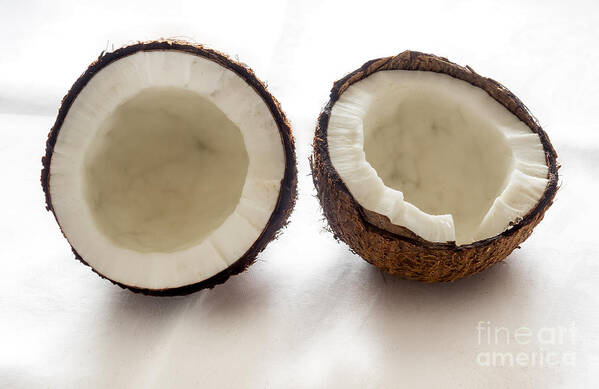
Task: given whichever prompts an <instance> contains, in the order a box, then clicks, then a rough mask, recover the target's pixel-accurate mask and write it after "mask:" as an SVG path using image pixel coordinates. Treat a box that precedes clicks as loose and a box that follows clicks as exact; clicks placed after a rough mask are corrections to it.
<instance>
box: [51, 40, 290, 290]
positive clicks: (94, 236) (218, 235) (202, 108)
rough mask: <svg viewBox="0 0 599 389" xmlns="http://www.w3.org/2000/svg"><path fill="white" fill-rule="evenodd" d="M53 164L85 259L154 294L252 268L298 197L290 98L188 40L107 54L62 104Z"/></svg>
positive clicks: (62, 214)
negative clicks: (285, 102)
mask: <svg viewBox="0 0 599 389" xmlns="http://www.w3.org/2000/svg"><path fill="white" fill-rule="evenodd" d="M42 162H43V166H44V167H43V170H42V186H43V189H44V192H45V195H46V204H47V208H48V210H50V211H52V212H53V213H54V216H55V218H56V220H57V222H58V224H59V226H60V228H61V230H62V232H63V234H64V236H65V237H66V238H67V240H68V241H69V243H70V245H71V246H72V249H73V252H74V253H75V256H76V257H77V258H78V259H80V260H81V261H82V262H84V263H86V264H88V265H89V266H91V267H92V269H93V270H94V271H95V272H97V273H98V274H99V275H101V276H102V277H105V278H108V279H109V280H111V281H113V282H114V283H116V284H118V285H120V286H123V287H127V288H129V289H132V290H134V291H140V292H143V293H148V294H185V293H189V292H192V291H195V290H199V289H202V288H206V287H213V286H214V285H216V284H219V283H222V282H224V281H226V280H227V279H228V278H229V277H230V276H231V275H234V274H237V273H239V272H241V271H243V270H244V269H245V268H246V267H247V266H249V265H250V264H251V263H252V262H253V261H254V259H255V258H256V255H257V254H258V253H259V252H260V251H261V250H263V249H264V247H265V246H266V244H267V243H268V242H269V241H271V240H272V239H274V238H275V236H276V234H277V232H278V231H279V229H280V228H281V227H283V226H284V225H285V223H286V221H287V218H288V216H289V214H290V213H291V210H292V208H293V205H294V203H295V197H296V181H297V177H296V165H295V151H294V143H293V137H292V135H291V128H290V126H289V123H288V121H287V119H286V118H285V115H284V114H283V112H282V110H281V108H280V106H279V103H278V102H277V101H276V100H275V98H274V97H273V96H272V95H270V94H269V93H268V92H267V90H266V87H265V85H264V84H263V83H262V82H260V81H259V80H258V79H257V78H256V77H255V75H254V73H253V72H252V71H251V70H249V69H248V68H247V67H245V66H244V65H242V64H240V63H239V62H236V61H233V60H231V59H230V58H228V57H226V56H224V55H223V54H220V53H218V52H216V51H213V50H210V49H207V48H204V47H202V46H198V45H192V44H188V43H185V42H178V41H154V42H146V43H138V44H134V45H131V46H127V47H124V48H121V49H118V50H116V51H114V52H111V53H103V54H102V55H101V56H100V57H99V58H98V60H97V61H96V62H95V63H93V64H92V65H91V66H90V67H89V68H88V69H87V71H85V73H83V75H82V76H81V77H80V78H79V79H78V80H77V81H76V82H75V84H74V85H73V87H72V88H71V90H70V91H69V93H68V94H67V95H66V97H65V98H64V100H63V102H62V106H61V108H60V110H59V114H58V118H57V119H56V123H55V124H54V126H53V128H52V130H51V131H50V135H49V138H48V141H47V147H46V155H45V157H44V158H43V159H42Z"/></svg>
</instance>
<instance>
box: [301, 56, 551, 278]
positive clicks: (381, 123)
mask: <svg viewBox="0 0 599 389" xmlns="http://www.w3.org/2000/svg"><path fill="white" fill-rule="evenodd" d="M556 160H557V155H556V152H555V150H554V149H553V147H552V145H551V143H550V142H549V138H548V137H547V135H546V134H545V132H544V131H543V130H542V129H541V127H540V126H539V124H538V122H537V121H536V120H535V118H534V117H533V116H532V115H531V114H530V112H529V111H528V109H527V108H526V107H525V106H524V105H523V104H522V102H521V101H520V100H519V99H518V98H517V97H516V96H514V95H513V94H512V93H511V92H510V91H508V90H507V89H506V88H505V87H503V86H502V85H501V84H499V83H497V82H496V81H493V80H491V79H489V78H485V77H482V76H480V75H478V74H476V73H475V72H474V71H473V70H472V69H471V68H469V67H462V66H459V65H456V64H454V63H452V62H450V61H448V60H447V59H446V58H440V57H436V56H434V55H429V54H423V53H419V52H413V51H405V52H403V53H401V54H399V55H397V56H395V57H389V58H382V59H377V60H373V61H370V62H367V63H366V64H364V65H363V66H362V67H361V68H360V69H358V70H356V71H354V72H353V73H351V74H349V75H347V76H346V77H344V78H343V79H341V80H339V81H337V82H336V83H335V84H334V86H333V89H332V91H331V96H330V100H329V102H328V104H327V105H326V107H325V108H324V110H323V112H322V113H321V115H320V117H319V120H318V126H317V128H316V136H315V139H314V152H313V157H312V159H311V166H312V173H313V179H314V184H315V186H316V189H317V192H318V197H319V200H320V202H321V205H322V208H323V211H324V214H325V216H326V218H327V219H328V222H329V225H330V227H331V229H332V231H333V232H334V234H335V236H336V237H337V238H338V239H340V240H342V241H344V242H346V243H347V244H348V245H349V246H350V248H351V249H352V250H354V251H355V252H356V253H357V254H359V255H360V256H362V257H363V258H364V259H365V260H367V261H368V262H370V263H372V264H374V265H376V266H378V267H380V268H382V269H384V270H386V271H388V272H389V273H393V274H399V275H401V276H403V277H406V278H410V279H416V280H421V281H429V282H434V281H452V280H455V279H458V278H461V277H465V276H469V275H472V274H474V273H477V272H480V271H482V270H484V269H486V268H487V267H489V266H491V265H492V264H494V263H496V262H498V261H501V260H503V259H504V258H506V257H507V256H508V255H509V254H510V253H511V252H512V251H513V250H514V249H515V248H516V247H518V245H519V244H520V243H522V242H523V241H524V240H525V239H526V238H527V237H528V236H529V235H530V234H531V232H532V229H533V228H534V227H535V226H536V225H537V224H538V223H539V222H540V220H541V219H542V218H543V215H544V213H545V211H546V210H547V208H548V207H549V206H550V205H551V203H552V200H553V197H554V195H555V192H556V190H557V182H558V173H557V169H558V166H557V162H556Z"/></svg>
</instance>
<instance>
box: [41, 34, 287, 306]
mask: <svg viewBox="0 0 599 389" xmlns="http://www.w3.org/2000/svg"><path fill="white" fill-rule="evenodd" d="M162 50H175V51H181V52H186V53H190V54H193V55H197V56H199V57H204V58H207V59H209V60H211V61H213V62H216V63H217V64H219V65H221V66H223V67H225V68H227V69H229V70H231V71H233V72H234V73H236V74H237V75H238V76H240V77H241V78H242V79H243V80H244V81H245V82H246V83H248V84H249V85H250V86H251V87H252V88H253V89H254V90H255V91H256V93H257V94H258V95H259V96H260V97H261V98H262V99H263V100H264V102H265V103H266V105H267V106H268V108H269V110H270V112H271V114H272V116H273V118H274V119H275V122H276V124H277V127H278V129H279V133H280V135H281V141H282V143H283V148H284V151H285V173H284V176H283V180H282V181H281V188H280V192H279V197H278V200H277V204H276V206H275V209H274V211H273V213H272V214H271V216H270V219H269V220H268V223H267V225H266V227H265V228H264V230H263V231H262V233H261V234H260V236H259V237H258V239H257V240H256V241H255V242H254V244H253V245H252V246H251V247H250V248H249V249H248V250H247V251H246V252H245V253H244V254H243V256H241V258H239V259H238V260H237V261H236V262H234V263H233V264H232V265H231V266H229V267H228V268H227V269H225V270H223V271H221V272H220V273H218V274H216V275H214V276H212V277H210V278H208V279H206V280H204V281H201V282H198V283H196V284H192V285H186V286H182V287H178V288H172V289H161V290H155V289H140V288H135V287H132V286H129V285H125V284H122V283H119V282H116V281H114V280H110V279H108V278H107V277H105V276H104V275H103V274H101V273H99V272H98V271H97V270H96V269H94V268H93V267H91V266H90V268H91V269H92V270H93V271H94V272H96V273H97V274H98V275H99V276H100V277H102V278H106V279H108V280H109V281H111V282H112V283H114V284H116V285H118V286H120V287H122V288H126V289H129V290H132V291H133V292H137V293H143V294H147V295H159V296H168V295H171V296H172V295H186V294H189V293H192V292H195V291H198V290H201V289H205V288H213V287H214V286H216V285H218V284H222V283H224V282H225V281H226V280H227V279H229V277H231V276H233V275H236V274H239V273H241V272H243V271H244V270H245V269H247V268H248V266H250V265H251V264H252V263H254V261H255V260H256V256H257V255H258V253H260V252H261V251H262V250H264V248H265V247H266V245H267V244H268V243H269V242H270V241H272V240H274V239H276V237H277V234H278V232H279V231H280V230H281V228H283V227H284V226H285V225H286V224H287V222H288V218H289V215H290V214H291V211H292V210H293V207H294V205H295V200H296V196H297V167H296V156H295V144H294V139H293V135H292V133H291V125H290V124H289V121H288V120H287V118H286V116H285V114H284V113H283V110H282V109H281V106H280V104H279V102H278V101H277V100H276V99H275V98H274V97H273V96H272V95H271V94H270V93H269V92H268V90H267V87H266V85H265V84H264V83H263V82H262V81H260V80H259V79H258V78H257V77H256V75H255V74H254V72H253V71H252V70H251V69H250V68H248V67H247V66H246V65H245V64H242V63H240V62H239V61H236V60H233V59H231V58H229V57H228V56H226V55H224V54H222V53H220V52H218V51H215V50H212V49H209V48H206V47H204V46H202V45H199V44H191V43H189V42H184V41H178V40H157V41H150V42H139V43H135V44H132V45H129V46H125V47H122V48H120V49H117V50H115V51H113V52H102V53H101V54H100V56H99V57H98V59H97V60H96V61H95V62H93V63H92V64H91V65H90V66H89V67H88V68H87V70H86V71H85V72H84V73H83V74H82V75H81V76H80V77H79V78H78V79H77V81H75V83H74V84H73V86H72V87H71V89H70V90H69V92H68V93H67V94H66V96H65V97H64V98H63V99H62V104H61V106H60V109H59V111H58V116H57V118H56V122H55V123H54V126H53V127H52V129H51V130H50V133H49V135H48V140H47V141H46V154H45V156H43V157H42V165H43V168H42V174H41V184H42V188H43V190H44V194H45V198H46V209H47V210H48V211H51V212H52V213H53V214H54V217H55V219H56V222H57V223H58V224H59V226H60V223H59V221H58V218H57V217H56V214H55V212H54V208H53V207H52V197H51V194H50V185H51V184H52V183H51V179H50V174H51V160H52V153H53V151H54V145H55V144H56V139H57V137H58V134H59V133H60V129H61V126H62V123H63V121H64V119H65V117H66V115H67V113H68V112H69V108H70V107H71V105H72V104H73V101H75V98H76V97H77V95H78V94H79V93H80V92H81V90H82V89H83V88H84V87H85V86H86V85H87V83H88V82H89V80H91V78H92V77H93V76H94V75H95V74H96V73H97V72H98V71H100V70H101V69H102V68H103V67H105V66H107V65H108V64H110V63H111V62H113V61H116V60H118V59H120V58H123V57H126V56H128V55H131V54H134V53H137V52H138V51H162ZM61 232H62V233H63V235H64V236H65V238H66V239H67V241H68V236H66V235H65V234H64V231H62V228H61ZM69 244H70V242H69ZM71 248H72V251H73V253H74V254H75V257H76V258H77V259H78V260H79V261H81V262H82V263H83V264H84V265H87V266H89V264H88V263H87V262H86V261H85V259H84V258H82V257H81V255H79V253H78V252H77V250H76V249H75V248H74V247H73V246H72V245H71Z"/></svg>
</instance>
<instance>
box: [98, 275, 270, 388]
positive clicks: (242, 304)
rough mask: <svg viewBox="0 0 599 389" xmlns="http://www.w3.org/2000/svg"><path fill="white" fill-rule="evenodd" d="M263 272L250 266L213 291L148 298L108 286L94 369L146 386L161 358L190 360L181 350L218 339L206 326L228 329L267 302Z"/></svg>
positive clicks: (126, 384)
mask: <svg viewBox="0 0 599 389" xmlns="http://www.w3.org/2000/svg"><path fill="white" fill-rule="evenodd" d="M257 265H258V264H255V265H254V267H255V266H257ZM254 270H255V269H254ZM259 273H260V271H259V269H258V271H255V272H253V271H252V268H250V269H248V270H247V271H246V272H244V273H242V274H239V275H237V276H233V277H231V278H230V279H229V280H228V281H227V282H226V283H224V284H221V285H217V286H216V287H215V288H213V289H207V290H202V291H199V292H196V293H192V294H190V295H187V296H175V297H156V296H146V295H142V294H136V293H132V292H130V291H128V290H123V289H120V288H118V287H115V286H111V287H108V288H107V289H106V291H107V296H106V305H105V306H104V309H106V311H107V312H106V313H104V314H103V315H99V317H101V318H102V322H101V323H98V326H101V327H103V330H102V331H101V334H100V337H99V338H98V339H97V341H96V346H97V348H98V350H94V353H95V354H96V355H97V359H96V362H95V366H96V367H97V368H98V369H102V371H106V372H122V373H123V375H124V376H122V377H121V376H120V374H118V375H117V376H116V377H115V378H117V379H118V380H117V383H120V384H122V385H125V386H128V385H131V384H132V383H136V384H135V385H136V386H138V387H146V386H147V385H146V384H149V382H150V381H148V382H146V380H150V379H151V377H153V376H154V374H156V372H155V371H153V369H154V370H155V369H156V368H159V367H160V364H161V363H163V362H164V361H161V358H165V359H166V358H178V357H185V356H184V355H177V354H180V350H184V349H185V348H186V347H189V348H190V349H194V348H201V347H200V346H201V344H202V342H204V341H205V340H206V337H207V336H211V337H212V336H219V334H218V333H209V332H208V331H203V330H202V328H219V324H220V327H221V328H222V327H226V326H225V325H223V323H227V322H229V321H231V320H236V319H238V317H240V316H241V317H242V318H243V315H244V311H245V310H248V309H252V307H253V309H255V306H256V305H258V306H259V305H267V304H268V302H269V300H270V295H269V293H270V290H269V288H268V287H266V285H265V280H264V279H262V276H261V275H260V274H259ZM164 363H166V362H164ZM125 369H126V370H127V371H125ZM132 369H138V370H137V371H132ZM132 376H133V377H138V379H133V378H132ZM121 380H124V381H121ZM139 380H141V381H139Z"/></svg>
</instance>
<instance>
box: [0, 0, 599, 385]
mask: <svg viewBox="0 0 599 389" xmlns="http://www.w3.org/2000/svg"><path fill="white" fill-rule="evenodd" d="M598 25H599V2H597V1H592V0H590V1H576V2H575V1H570V2H566V1H542V2H541V1H539V2H538V3H534V2H528V3H527V2H523V1H511V0H510V1H505V0H502V1H493V2H484V3H483V2H481V1H453V2H441V1H410V2H403V3H402V2H399V1H388V2H376V1H362V2H355V3H351V2H348V1H340V2H337V3H335V2H332V1H311V2H309V1H306V2H299V1H298V2H292V1H272V2H270V3H259V2H254V1H243V2H239V3H229V2H225V1H211V2H209V3H206V4H204V3H203V2H200V1H195V2H189V3H185V2H178V1H160V2H158V1H153V2H136V1H123V0H119V1H106V0H104V1H93V2H85V1H74V2H63V3H56V4H54V3H51V2H43V1H40V2H34V1H10V0H0V37H1V38H0V218H1V222H0V259H1V263H2V267H1V269H0V387H2V388H102V387H108V388H137V387H150V388H166V387H203V388H335V387H339V388H395V387H408V388H415V387H442V388H447V387H467V388H472V387H483V386H485V387H489V388H506V387H512V388H526V387H537V388H540V387H552V388H553V387H555V388H562V387H563V388H566V387H567V388H582V387H588V388H590V387H597V386H598V385H599V262H598V261H599V258H598V254H599V249H598V247H597V240H598V238H597V223H596V220H597V216H598V210H599V209H598V206H597V197H598V195H597V192H598V189H599V184H598V183H597V178H598V173H597V172H598V169H599V128H598V127H599V124H598V122H597V113H598V112H599V96H598V95H599V27H598ZM159 37H183V38H187V39H191V40H194V41H197V42H201V43H205V44H208V45H209V46H211V47H213V48H216V49H218V50H221V51H224V52H226V53H228V54H230V55H232V56H238V57H239V59H240V60H241V61H243V62H245V63H247V64H249V65H250V66H251V67H252V68H253V69H254V70H255V71H256V73H257V75H258V77H260V78H261V79H263V80H265V81H267V82H268V85H269V88H270V91H271V92H272V93H273V94H274V95H275V96H276V97H277V99H279V101H280V102H281V104H282V106H283V109H284V110H285V111H286V113H287V115H288V117H289V119H290V120H291V123H292V125H293V130H294V132H295V136H296V144H297V152H298V164H299V200H298V203H297V206H296V208H295V212H294V213H293V216H292V218H291V223H290V224H289V226H288V228H287V229H286V230H285V231H284V232H283V234H281V236H280V238H279V239H278V240H277V241H275V242H273V243H271V244H270V245H269V246H268V248H267V249H266V250H265V251H264V252H263V253H262V254H261V255H260V256H259V259H258V262H257V263H256V264H255V265H253V266H252V267H251V268H250V269H249V270H248V271H247V272H245V273H243V274H241V275H239V276H236V277H233V278H232V279H230V280H229V281H228V282H227V283H226V284H224V285H221V286H218V287H216V288H215V289H213V290H207V291H202V292H199V293H196V294H193V295H191V296H187V297H180V298H154V297H145V296H141V295H136V294H133V293H131V292H128V291H125V290H121V289H120V288H118V287H116V286H113V285H112V284H110V283H109V282H107V281H104V280H101V279H100V278H99V277H97V276H96V275H95V274H93V273H92V272H91V271H90V270H89V268H86V267H84V266H82V265H81V264H80V263H78V262H77V261H75V260H74V258H73V255H72V254H71V252H70V250H69V246H68V244H67V242H66V241H65V240H64V239H63V238H62V237H61V235H60V232H59V229H58V227H57V225H56V224H55V222H54V220H53V218H52V217H51V215H50V214H49V213H47V212H46V211H45V209H44V204H43V195H42V190H41V187H40V184H39V174H40V168H41V163H40V157H41V156H42V154H43V152H44V142H45V140H46V136H47V133H48V130H49V128H50V127H51V125H52V124H53V122H54V119H55V115H56V112H57V108H58V106H59V103H60V99H61V97H62V96H63V95H64V94H65V93H66V92H67V90H68V89H69V88H70V86H71V84H72V83H73V82H74V81H75V79H76V78H77V77H78V75H79V74H80V73H81V72H82V71H83V70H84V69H85V68H86V66H87V65H88V64H89V63H90V62H91V61H93V60H94V59H95V58H96V57H97V56H98V55H99V54H100V52H101V51H102V50H105V49H112V48H113V46H114V47H115V48H116V47H118V46H121V45H123V44H126V43H130V42H133V41H136V40H147V39H155V38H159ZM405 49H415V50H420V51H425V52H431V53H434V54H438V55H442V56H447V57H449V59H451V60H453V61H455V62H458V63H460V64H464V65H465V64H468V65H470V66H472V67H473V68H474V69H475V70H476V71H477V72H478V73H480V74H483V75H486V76H490V77H493V78H495V79H497V80H498V81H500V82H502V83H504V84H505V85H506V86H507V87H508V88H510V89H511V90H512V91H513V92H514V93H516V95H518V96H519V97H520V98H521V99H522V100H523V101H524V102H525V104H527V105H528V106H529V108H530V109H531V110H532V112H533V113H534V114H535V115H536V116H537V117H538V118H539V120H540V122H541V124H542V125H543V126H544V128H545V130H546V131H547V132H548V134H549V136H550V138H551V140H552V142H553V144H554V145H555V147H556V149H557V151H558V155H559V161H560V162H561V163H562V165H563V166H562V169H561V170H560V175H561V189H560V191H559V193H558V195H557V198H556V202H555V204H554V205H553V207H552V208H550V209H549V211H548V213H547V214H546V217H545V220H543V222H542V223H541V224H540V225H539V227H537V229H536V230H535V233H534V234H533V235H532V236H531V237H530V239H528V240H527V241H526V242H525V243H524V244H523V245H522V249H521V250H517V251H516V252H514V253H513V254H512V255H511V256H510V257H509V258H508V259H507V260H506V261H505V262H503V263H500V264H498V265H496V266H495V267H493V268H492V269H490V270H488V271H486V272H484V273H482V274H479V275H477V276H474V277H472V278H470V279H466V280H462V281H458V282H455V283H453V284H436V285H426V284H421V283H417V282H411V281H405V280H402V279H399V278H397V277H392V276H389V275H385V274H382V273H381V272H379V271H378V270H377V269H375V268H374V267H372V266H370V265H368V264H367V263H366V262H364V261H362V260H361V259H360V258H359V257H357V256H356V255H353V254H351V253H350V252H349V250H348V248H347V246H345V245H344V244H338V243H337V242H335V241H334V239H333V238H332V235H331V234H330V233H328V232H326V231H325V230H324V226H325V223H324V222H323V221H322V215H321V212H320V209H319V206H318V203H317V200H316V199H315V198H314V196H313V195H314V193H315V191H314V189H313V187H312V183H311V180H310V177H309V176H308V170H309V169H308V164H307V157H308V155H309V152H310V143H311V138H312V134H313V129H314V125H315V121H316V117H317V115H318V113H319V110H320V109H321V107H322V106H323V105H324V103H325V102H326V100H327V96H328V91H329V89H330V87H331V85H332V82H333V81H334V80H336V79H338V78H340V77H342V76H343V75H344V74H346V73H347V72H349V71H351V70H353V69H355V68H357V67H358V66H359V65H361V64H362V63H363V62H365V61H366V60H368V59H372V58H376V57H381V56H388V55H393V54H396V53H398V52H400V51H402V50H405ZM481 321H482V322H484V323H485V324H484V326H487V327H488V328H489V329H490V330H491V331H493V330H494V329H495V328H497V327H505V330H502V331H506V330H507V331H509V332H510V336H509V344H507V342H508V340H507V339H506V337H505V336H502V337H500V339H499V341H498V342H497V343H495V342H494V340H492V341H491V342H490V343H489V342H486V339H484V338H483V339H482V341H480V342H479V339H478V336H477V331H476V326H477V324H478V323H479V322H481ZM522 326H525V327H527V328H529V329H530V330H531V331H532V332H533V335H538V334H543V336H541V339H538V338H539V336H533V338H532V339H531V341H530V343H528V344H524V345H522V344H518V343H517V342H516V339H515V337H514V332H515V331H516V330H517V329H518V328H519V327H522ZM558 327H565V328H566V330H565V331H566V332H565V334H566V335H568V336H566V337H565V338H564V339H559V338H557V339H551V337H550V336H549V335H548V334H551V332H552V331H559V328H558ZM562 332H563V331H562ZM548 336H549V337H548ZM487 352H509V353H512V355H516V354H517V353H520V352H523V353H525V354H526V355H529V356H530V355H532V354H533V353H554V354H552V355H553V356H556V355H557V357H558V359H559V358H562V357H563V356H564V355H565V356H567V358H571V357H572V356H573V357H574V361H573V363H572V360H570V359H569V360H567V361H566V362H568V363H563V361H562V360H561V359H560V360H558V362H559V363H557V364H555V363H551V366H548V365H543V366H539V365H538V364H537V365H536V366H532V365H531V363H530V362H529V363H528V364H525V366H481V365H480V363H479V362H480V360H479V358H480V356H481V353H482V355H483V356H484V355H485V353H487ZM552 361H553V362H555V360H553V359H552Z"/></svg>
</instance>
